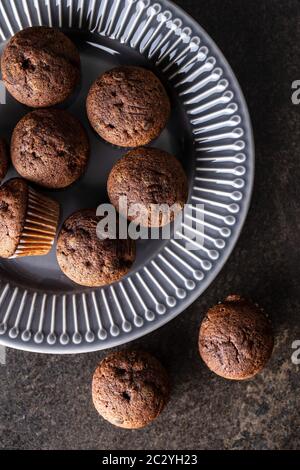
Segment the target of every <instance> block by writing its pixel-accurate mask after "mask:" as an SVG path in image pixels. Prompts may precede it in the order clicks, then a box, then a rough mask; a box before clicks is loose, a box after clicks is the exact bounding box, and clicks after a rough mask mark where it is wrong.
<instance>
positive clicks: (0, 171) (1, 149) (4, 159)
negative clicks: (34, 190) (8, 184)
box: [0, 137, 9, 181]
mask: <svg viewBox="0 0 300 470" xmlns="http://www.w3.org/2000/svg"><path fill="white" fill-rule="evenodd" d="M8 165H9V157H8V146H7V144H6V140H5V139H3V137H0V181H2V180H3V179H4V177H5V176H6V173H7V170H8Z"/></svg>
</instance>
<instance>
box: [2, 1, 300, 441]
mask: <svg viewBox="0 0 300 470" xmlns="http://www.w3.org/2000/svg"><path fill="white" fill-rule="evenodd" d="M177 3H178V4H180V5H181V6H182V7H183V8H185V9H186V10H187V11H188V12H189V13H190V14H191V15H193V16H194V17H195V18H196V19H197V20H198V21H199V22H200V23H201V24H202V26H203V27H204V28H205V29H206V30H207V31H208V33H210V35H211V36H212V37H213V38H214V39H215V41H216V42H217V44H218V45H219V46H220V47H221V49H222V50H223V52H224V54H225V55H226V57H227V59H228V60H229V62H230V63H231V65H232V67H233V69H234V71H235V73H236V75H237V77H238V79H239V81H240V83H241V85H242V88H243V91H244V93H245V96H246V99H247V102H248V105H249V108H250V113H251V116H252V121H253V126H254V133H255V141H256V180H255V191H254V197H253V201H252V207H251V210H250V212H249V216H248V219H247V222H246V225H245V228H244V230H243V233H242V236H241V237H240V240H239V242H238V244H237V246H236V248H235V250H234V252H233V254H232V256H231V257H230V259H229V261H228V263H227V264H226V266H225V267H224V269H223V270H222V272H221V274H220V275H219V276H218V278H217V279H216V280H215V282H214V283H213V284H212V285H211V286H210V288H209V289H208V290H207V291H206V292H205V294H204V295H202V296H201V298H199V299H198V301H196V302H195V303H194V304H193V305H192V306H191V307H190V308H189V309H187V311H186V312H185V313H183V314H181V315H180V316H179V317H178V318H177V319H175V320H174V321H172V322H171V323H169V324H168V325H166V326H165V327H163V328H162V329H160V330H159V331H156V332H154V333H153V334H151V335H149V336H147V337H146V338H143V339H141V340H139V341H136V342H135V345H142V346H143V347H145V348H147V349H148V350H149V351H152V352H154V353H155V355H156V356H157V357H158V358H160V359H161V360H162V362H163V364H164V365H165V366H166V368H167V369H168V370H169V372H170V374H171V379H172V382H173V393H172V396H171V400H170V402H169V404H168V406H167V408H166V409H165V410H164V412H163V413H162V415H161V416H160V417H159V419H158V420H157V421H156V422H155V423H154V424H153V425H151V426H150V427H148V428H145V430H137V431H127V430H120V429H117V428H114V427H112V426H111V425H110V424H108V423H106V422H105V421H104V420H102V419H101V418H99V417H98V415H97V412H96V411H95V410H94V408H93V405H92V399H91V379H92V374H93V371H94V369H95V367H96V365H97V362H98V361H99V360H100V359H101V358H102V357H103V356H104V354H105V353H104V352H100V353H94V354H88V355H81V356H76V357H70V356H68V357H49V356H42V355H34V354H30V353H23V352H17V351H13V350H10V351H8V353H7V365H6V366H0V371H1V375H0V430H1V434H0V442H1V447H6V448H25V449H38V448H42V449H66V448H71V449H83V448H88V449H91V448H97V449H131V448H132V449H184V448H186V449H193V448H194V449H212V448H213V449H216V448H220V449H224V448H230V449H289V448H290V449H299V448H300V436H299V428H300V411H299V410H300V392H299V383H300V382H299V381H300V367H299V366H296V365H294V364H293V363H292V361H291V355H292V353H293V350H292V343H293V341H294V340H296V339H299V340H300V319H299V315H300V289H299V281H300V251H299V242H298V240H299V229H300V204H299V199H300V190H299V181H300V164H299V143H300V124H299V121H300V119H299V118H300V106H298V107H297V106H295V105H293V104H292V102H291V84H292V81H293V80H297V79H299V75H300V70H299V56H300V2H299V1H297V0H285V1H284V2H279V1H278V0H249V1H241V0H226V1H224V0H181V1H177ZM234 292H241V293H243V294H245V295H247V296H249V297H251V298H253V299H255V300H256V301H257V302H258V303H259V304H260V305H261V306H263V307H265V309H266V310H267V311H268V312H269V314H270V317H271V319H272V321H273V325H274V330H275V335H276V339H275V349H274V353H273V357H272V359H271V361H270V362H269V364H268V367H267V368H266V369H265V370H264V372H263V373H262V374H260V375H259V376H257V377H256V378H254V379H253V380H251V381H245V382H229V381H226V380H224V379H221V378H219V377H217V376H215V375H213V374H212V373H211V372H210V371H209V370H208V369H207V368H206V367H205V365H204V364H203V363H202V362H201V361H200V359H199V357H198V352H197V339H198V326H199V323H200V320H201V318H202V316H203V314H204V313H205V311H206V309H207V308H208V307H209V306H211V305H213V304H214V303H215V302H216V301H218V300H221V299H223V298H224V297H225V296H226V294H229V293H234Z"/></svg>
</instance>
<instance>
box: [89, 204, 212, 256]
mask: <svg viewBox="0 0 300 470" xmlns="http://www.w3.org/2000/svg"><path fill="white" fill-rule="evenodd" d="M96 214H97V216H99V217H100V221H99V223H98V225H97V236H98V238H99V239H101V240H105V239H111V240H115V239H121V240H124V239H128V238H131V239H132V240H138V239H142V240H149V239H151V240H160V239H161V240H169V239H171V238H173V239H181V240H184V242H185V247H186V249H188V250H197V249H199V248H201V247H203V245H204V204H196V205H193V206H192V205H191V204H185V206H184V208H182V206H181V205H179V204H174V205H172V206H169V205H168V204H147V205H144V204H128V201H127V197H126V196H122V197H121V198H120V201H119V205H118V210H116V208H115V207H114V206H113V205H112V204H101V205H100V206H99V207H98V208H97V213H96ZM119 214H121V215H119ZM173 221H174V228H173V226H172V222H173Z"/></svg>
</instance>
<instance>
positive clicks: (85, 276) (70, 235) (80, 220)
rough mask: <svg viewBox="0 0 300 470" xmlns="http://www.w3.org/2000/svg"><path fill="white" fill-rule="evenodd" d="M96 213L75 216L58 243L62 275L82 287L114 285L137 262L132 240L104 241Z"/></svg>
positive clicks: (58, 256)
mask: <svg viewBox="0 0 300 470" xmlns="http://www.w3.org/2000/svg"><path fill="white" fill-rule="evenodd" d="M100 220H101V218H100V217H98V216H96V210H93V209H86V210H83V211H78V212H76V213H74V214H72V215H71V216H70V217H69V218H68V219H67V220H66V221H65V222H64V224H63V227H62V229H61V232H60V234H59V236H58V240H57V248H56V249H57V261H58V264H59V266H60V268H61V270H62V271H63V273H64V274H65V275H66V276H67V277H68V278H69V279H71V280H72V281H74V282H76V283H77V284H80V285H82V286H88V287H96V286H104V285H107V284H111V283H112V282H115V281H118V280H120V279H121V278H122V277H123V276H125V275H126V274H127V273H128V272H129V270H130V269H131V266H132V264H133V262H134V260H135V243H134V241H133V240H130V239H128V240H118V239H101V238H99V237H98V232H97V225H98V223H99V222H100Z"/></svg>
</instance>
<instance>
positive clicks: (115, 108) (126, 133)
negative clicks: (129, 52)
mask: <svg viewBox="0 0 300 470" xmlns="http://www.w3.org/2000/svg"><path fill="white" fill-rule="evenodd" d="M87 113H88V117H89V120H90V123H91V125H92V126H93V128H94V129H95V131H96V132H97V133H98V134H99V135H100V136H101V137H102V138H103V139H104V140H106V141H108V142H110V143H111V144H114V145H117V146H120V147H137V146H139V145H145V144H147V143H149V142H151V140H153V139H155V138H156V137H158V135H159V134H160V133H161V131H162V130H163V128H164V127H165V125H166V123H167V120H168V118H169V115H170V101H169V98H168V95H167V93H166V91H165V89H164V87H163V85H162V83H161V82H160V81H159V79H158V78H157V77H156V76H155V75H154V74H153V73H152V72H151V71H149V70H146V69H143V68H141V67H130V66H127V67H118V68H115V69H112V70H109V71H108V72H105V73H104V74H103V75H101V76H100V77H99V78H98V79H97V80H96V81H95V82H94V83H93V85H92V86H91V88H90V91H89V94H88V97H87Z"/></svg>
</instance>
